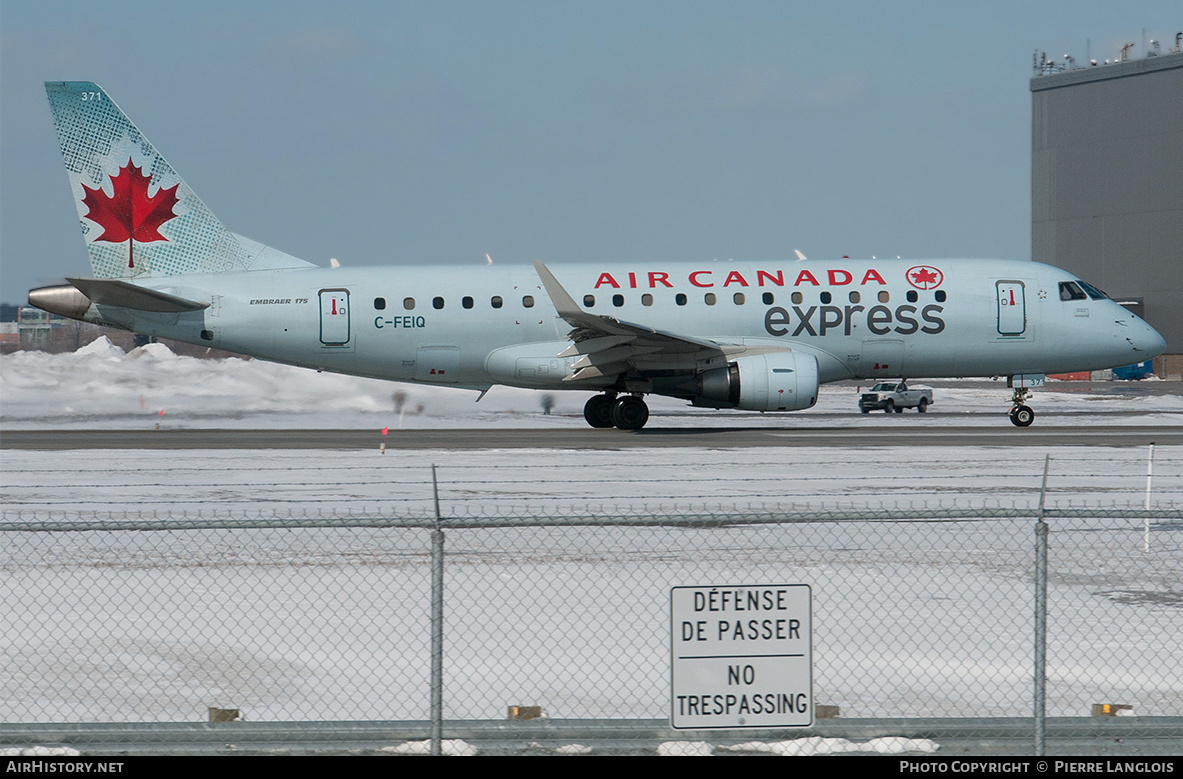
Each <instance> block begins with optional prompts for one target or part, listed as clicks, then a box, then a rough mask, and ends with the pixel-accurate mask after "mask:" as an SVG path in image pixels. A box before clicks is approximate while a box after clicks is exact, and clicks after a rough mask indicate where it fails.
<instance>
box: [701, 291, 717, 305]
mask: <svg viewBox="0 0 1183 779" xmlns="http://www.w3.org/2000/svg"><path fill="white" fill-rule="evenodd" d="M702 299H703V302H704V303H706V304H707V305H708V306H713V305H715V293H714V292H708V293H706V294H705V295H703V296H702Z"/></svg>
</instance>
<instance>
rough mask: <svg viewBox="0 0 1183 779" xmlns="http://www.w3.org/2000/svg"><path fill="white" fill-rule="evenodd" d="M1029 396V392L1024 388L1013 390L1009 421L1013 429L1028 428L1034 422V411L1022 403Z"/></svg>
mask: <svg viewBox="0 0 1183 779" xmlns="http://www.w3.org/2000/svg"><path fill="white" fill-rule="evenodd" d="M1030 394H1031V390H1029V389H1027V388H1026V387H1016V388H1015V394H1014V397H1012V398H1011V407H1010V421H1011V424H1012V425H1014V426H1015V427H1030V426H1031V423H1032V422H1034V421H1035V410H1034V409H1032V408H1031V407H1030V406H1027V405H1024V403H1023V401H1024V400H1026V399H1027V396H1028V395H1030Z"/></svg>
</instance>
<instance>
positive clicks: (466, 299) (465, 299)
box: [460, 295, 472, 308]
mask: <svg viewBox="0 0 1183 779" xmlns="http://www.w3.org/2000/svg"><path fill="white" fill-rule="evenodd" d="M460 305H462V306H464V307H465V308H472V298H470V297H468V296H467V295H465V296H464V297H462V298H460Z"/></svg>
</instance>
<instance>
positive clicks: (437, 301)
mask: <svg viewBox="0 0 1183 779" xmlns="http://www.w3.org/2000/svg"><path fill="white" fill-rule="evenodd" d="M431 306H432V308H443V307H444V299H443V298H432V299H431Z"/></svg>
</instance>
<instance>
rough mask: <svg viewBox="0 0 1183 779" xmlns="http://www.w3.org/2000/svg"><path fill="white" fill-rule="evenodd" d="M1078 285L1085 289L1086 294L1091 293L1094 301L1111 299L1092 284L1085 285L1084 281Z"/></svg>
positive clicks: (1090, 295)
mask: <svg viewBox="0 0 1183 779" xmlns="http://www.w3.org/2000/svg"><path fill="white" fill-rule="evenodd" d="M1077 283H1078V284H1080V286H1081V287H1083V288H1084V291H1085V292H1087V293H1089V297H1090V298H1092V299H1093V300H1105V299H1107V298H1108V297H1109V296H1108V295H1106V294H1105V293H1104V292H1102V291H1101V290H1099V289H1097V288H1096V287H1094V286H1093V285H1092V284H1085V283H1084V282H1083V281H1081V282H1077Z"/></svg>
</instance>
